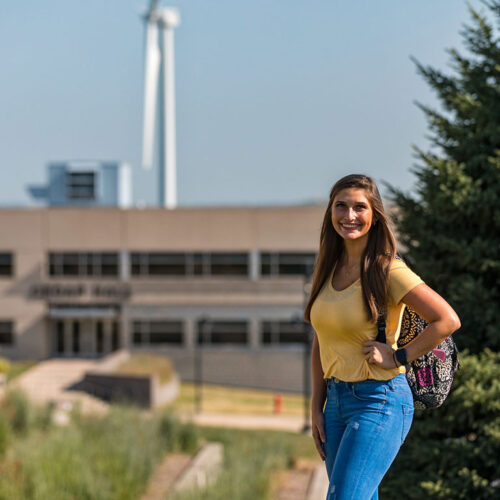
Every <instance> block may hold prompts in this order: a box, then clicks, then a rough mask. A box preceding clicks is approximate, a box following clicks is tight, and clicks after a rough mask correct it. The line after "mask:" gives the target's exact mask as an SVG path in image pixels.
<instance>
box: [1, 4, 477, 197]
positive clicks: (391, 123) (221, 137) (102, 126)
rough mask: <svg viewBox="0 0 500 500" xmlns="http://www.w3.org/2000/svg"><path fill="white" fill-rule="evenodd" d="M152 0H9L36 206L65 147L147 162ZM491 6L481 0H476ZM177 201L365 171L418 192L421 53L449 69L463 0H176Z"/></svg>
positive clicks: (9, 163)
mask: <svg viewBox="0 0 500 500" xmlns="http://www.w3.org/2000/svg"><path fill="white" fill-rule="evenodd" d="M148 3H149V1H147V0H143V1H139V0H99V1H98V0H85V1H77V0H64V1H63V0H45V1H40V0H25V1H23V2H12V1H7V0H3V1H2V2H1V11H0V12H1V15H0V64H1V73H0V74H1V78H0V109H1V110H2V111H1V113H0V138H1V139H0V143H1V147H0V162H1V163H0V165H1V168H2V182H1V183H0V204H2V205H28V204H30V203H31V202H30V200H29V196H28V195H27V194H26V190H25V186H26V185H27V184H43V183H44V182H45V165H46V164H47V162H49V161H53V160H65V159H103V160H123V161H126V162H128V163H130V164H131V165H132V167H133V181H134V186H133V191H134V194H133V198H134V200H135V202H140V201H143V202H145V203H146V204H147V205H155V204H156V203H157V188H156V178H157V174H156V171H155V170H153V171H143V170H142V169H141V168H140V158H141V140H142V99H143V97H142V90H143V64H144V59H143V57H144V54H143V49H144V45H143V43H144V26H143V23H142V21H141V18H140V15H141V13H142V12H143V11H144V10H145V8H146V7H147V5H148ZM469 3H470V4H471V5H472V6H473V7H475V8H478V9H479V10H482V9H484V7H482V6H481V3H480V2H479V0H477V1H476V0H472V1H470V2H469ZM161 5H163V6H175V7H177V8H178V9H179V10H180V14H181V25H180V26H179V27H178V28H177V29H176V32H175V44H176V47H175V50H176V93H177V151H178V153H177V154H178V162H177V168H178V198H179V205H180V206H192V205H268V204H270V205H276V204H295V203H304V202H308V201H312V200H324V199H325V198H326V197H327V195H328V191H329V189H330V187H331V185H332V184H333V182H334V181H335V180H336V179H338V178H339V177H340V176H342V175H345V174H347V173H352V172H360V173H366V174H369V175H372V176H373V177H374V178H375V179H376V180H377V181H382V180H384V181H389V182H391V183H392V184H394V185H396V186H399V187H402V188H403V189H411V187H412V185H413V182H414V176H413V175H412V174H411V173H410V171H409V169H410V168H411V167H412V165H413V164H414V161H415V160H414V158H413V154H412V150H411V144H418V145H419V146H424V147H425V146H426V144H427V142H426V139H425V135H426V134H427V133H428V130H427V128H426V124H425V120H424V117H423V115H422V113H421V111H420V110H419V109H418V108H417V107H416V106H415V104H414V101H416V100H417V101H420V102H423V103H426V104H434V105H437V102H436V99H435V96H434V95H433V94H432V92H431V91H430V89H428V87H427V86H426V84H425V83H424V81H423V80H422V78H421V77H419V76H418V75H417V74H416V70H415V66H414V64H413V63H412V62H411V61H410V56H415V57H416V58H417V59H418V60H419V61H421V62H423V63H425V64H430V65H433V66H437V67H439V68H443V69H445V68H446V67H447V65H448V56H447V54H446V52H445V49H446V48H451V47H458V48H461V40H460V36H459V31H460V29H461V27H462V25H463V23H464V22H469V16H468V13H467V5H466V3H465V2H463V1H461V0H439V1H435V0H419V1H417V0H413V1H410V0H378V1H374V0H362V1H361V0H357V1H356V0H351V1H348V0H344V1H339V0H310V1H304V0H301V1H299V0H184V1H182V0H179V1H171V2H161Z"/></svg>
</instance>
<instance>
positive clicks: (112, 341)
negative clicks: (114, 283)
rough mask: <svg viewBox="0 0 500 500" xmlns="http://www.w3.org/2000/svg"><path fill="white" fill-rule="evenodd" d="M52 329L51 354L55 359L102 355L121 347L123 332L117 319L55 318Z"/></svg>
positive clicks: (51, 322) (51, 325) (51, 323)
mask: <svg viewBox="0 0 500 500" xmlns="http://www.w3.org/2000/svg"><path fill="white" fill-rule="evenodd" d="M49 328H50V336H51V351H52V352H51V354H52V355H55V356H69V357H78V356H81V357H88V356H101V355H104V354H109V353H110V352H113V351H116V350H117V349H119V348H120V333H119V326H118V321H116V320H110V319H108V318H105V319H95V318H92V319H89V318H83V319H82V318H65V319H52V320H50V326H49Z"/></svg>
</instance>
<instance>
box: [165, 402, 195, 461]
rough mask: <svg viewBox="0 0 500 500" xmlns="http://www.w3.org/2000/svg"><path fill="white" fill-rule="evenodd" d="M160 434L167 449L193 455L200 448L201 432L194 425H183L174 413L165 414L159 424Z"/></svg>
mask: <svg viewBox="0 0 500 500" xmlns="http://www.w3.org/2000/svg"><path fill="white" fill-rule="evenodd" d="M158 430H159V434H160V436H161V438H162V440H163V443H164V446H165V448H166V449H168V450H170V451H173V450H180V451H184V452H186V453H193V452H194V451H195V450H196V449H197V448H198V441H199V431H198V428H197V427H196V426H195V425H194V424H192V423H187V424H183V423H181V422H180V421H179V420H178V419H177V418H176V417H175V416H174V415H173V414H172V413H170V412H166V413H163V414H162V415H161V416H160V418H159V422H158Z"/></svg>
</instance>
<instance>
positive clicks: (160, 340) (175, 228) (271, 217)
mask: <svg viewBox="0 0 500 500" xmlns="http://www.w3.org/2000/svg"><path fill="white" fill-rule="evenodd" d="M61 167H62V168H52V169H51V176H50V178H51V183H52V182H54V183H55V184H57V185H58V186H59V188H60V189H61V191H59V192H58V195H57V196H56V197H55V198H51V197H50V196H49V200H52V202H50V203H49V205H52V206H49V207H43V208H19V209H12V208H1V209H0V230H1V232H2V235H3V238H2V244H1V248H0V277H1V279H0V294H1V295H0V296H1V299H0V355H1V356H6V357H8V358H12V359H42V358H46V357H51V356H65V357H88V356H91V357H93V356H102V355H105V354H107V353H110V352H112V351H114V350H117V349H121V348H124V349H131V350H133V351H147V350H154V351H155V352H165V353H168V355H169V357H170V358H171V359H172V360H173V361H174V363H175V365H176V368H177V370H178V371H179V373H180V374H181V376H182V377H183V378H184V379H188V380H189V379H192V378H193V376H194V375H193V363H194V356H195V353H196V350H197V349H198V348H199V347H200V346H203V363H204V377H205V380H206V381H207V382H212V383H233V384H241V385H249V386H254V387H268V388H289V389H290V390H300V389H301V388H302V385H301V384H302V375H301V374H302V369H303V362H302V359H303V357H302V356H303V340H304V331H303V325H302V321H301V317H302V312H303V305H304V281H305V278H304V276H305V275H306V274H307V273H309V272H310V269H311V266H312V263H313V262H314V258H315V251H316V248H317V245H318V241H319V233H320V226H321V222H322V216H323V210H324V207H322V206H291V207H273V208H266V207H251V208H245V207H238V208H177V209H175V210H166V209H163V208H156V209H149V208H148V209H140V208H131V209H122V208H119V207H102V206H99V205H102V204H104V203H103V196H102V194H100V195H95V196H94V200H93V201H92V200H91V199H90V193H91V191H92V189H91V188H90V186H91V182H90V180H91V178H92V176H90V175H89V174H90V173H91V172H92V173H93V178H94V181H95V184H94V188H95V189H94V191H93V192H94V194H95V193H97V192H99V188H97V184H99V181H98V179H99V176H100V175H102V172H103V170H99V169H96V170H92V171H91V170H88V174H87V173H86V174H85V175H88V177H85V186H83V183H81V182H80V179H79V180H78V181H79V182H78V186H79V187H78V189H81V190H82V191H78V193H79V195H78V196H80V195H82V193H88V197H87V198H86V199H85V200H82V199H81V198H77V199H76V200H71V193H72V192H74V190H75V184H74V183H73V178H72V177H71V175H72V174H73V173H74V172H75V171H73V170H72V169H67V168H66V167H65V166H64V165H61ZM104 171H105V170H104ZM86 172H87V171H86ZM118 172H120V170H119V168H117V169H115V174H117V173H118ZM53 174H54V175H53ZM61 176H62V177H63V179H64V176H65V180H61ZM103 177H104V178H105V175H104V176H103ZM118 177H119V175H118V176H115V179H117V178H118ZM52 179H55V180H54V181H52ZM68 179H70V181H68ZM103 182H106V181H105V179H104V180H103ZM52 189H53V188H51V187H49V192H51V191H52ZM54 191H57V190H56V189H54ZM112 191H113V190H112V189H111V190H110V192H112ZM101 193H102V191H101ZM54 199H57V200H62V199H66V200H68V203H67V205H69V206H60V207H55V206H53V205H55V204H56V203H54V202H53V201H54ZM82 203H85V204H86V205H87V206H83V207H81V206H78V205H80V204H82ZM71 205H77V206H71ZM91 205H97V206H91Z"/></svg>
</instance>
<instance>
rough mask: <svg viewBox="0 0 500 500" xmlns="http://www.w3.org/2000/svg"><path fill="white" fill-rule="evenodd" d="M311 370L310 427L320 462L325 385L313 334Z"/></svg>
mask: <svg viewBox="0 0 500 500" xmlns="http://www.w3.org/2000/svg"><path fill="white" fill-rule="evenodd" d="M311 370H312V398H311V425H312V435H313V438H314V444H315V445H316V449H317V450H318V453H319V455H320V457H321V459H322V460H324V459H325V456H326V455H325V452H324V450H323V443H324V442H325V441H326V438H325V417H324V416H323V407H324V405H325V401H326V383H325V379H324V378H323V376H324V374H323V369H322V368H321V359H320V357H319V343H318V337H317V335H316V334H314V339H313V345H312V351H311Z"/></svg>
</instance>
